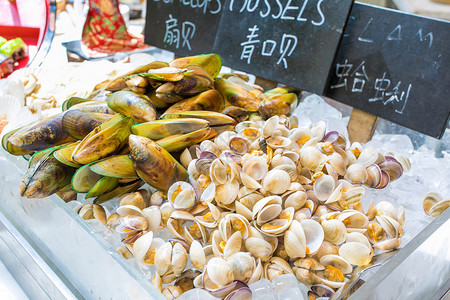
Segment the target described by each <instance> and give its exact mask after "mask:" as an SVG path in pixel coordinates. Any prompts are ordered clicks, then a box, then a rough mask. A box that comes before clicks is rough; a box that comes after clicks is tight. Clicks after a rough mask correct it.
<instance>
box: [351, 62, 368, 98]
mask: <svg viewBox="0 0 450 300" xmlns="http://www.w3.org/2000/svg"><path fill="white" fill-rule="evenodd" d="M364 63H365V61H363V62H362V63H361V64H360V65H359V66H358V67H357V68H356V69H355V71H353V73H352V77H354V79H353V86H352V92H353V93H362V91H363V90H364V85H366V80H367V81H368V80H369V77H368V76H367V73H366V66H365V65H364Z"/></svg>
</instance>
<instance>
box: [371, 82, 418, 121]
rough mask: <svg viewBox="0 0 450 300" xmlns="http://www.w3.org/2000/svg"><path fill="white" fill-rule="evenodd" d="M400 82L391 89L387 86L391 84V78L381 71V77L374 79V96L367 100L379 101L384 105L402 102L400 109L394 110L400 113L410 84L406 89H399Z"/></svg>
mask: <svg viewBox="0 0 450 300" xmlns="http://www.w3.org/2000/svg"><path fill="white" fill-rule="evenodd" d="M401 84H402V82H401V81H399V82H398V83H397V84H396V85H395V86H394V87H393V88H392V89H391V90H389V87H390V86H391V80H390V79H387V78H386V73H383V76H381V78H377V79H376V80H375V87H374V89H375V96H374V97H373V98H370V99H369V102H376V101H381V102H382V103H383V104H384V105H387V104H389V103H392V104H396V103H403V105H402V108H401V109H396V110H395V112H396V113H399V114H402V113H403V110H404V109H405V106H406V103H407V102H408V97H409V92H410V91H411V87H412V85H411V84H409V85H408V88H407V90H406V91H401V90H400V85H401Z"/></svg>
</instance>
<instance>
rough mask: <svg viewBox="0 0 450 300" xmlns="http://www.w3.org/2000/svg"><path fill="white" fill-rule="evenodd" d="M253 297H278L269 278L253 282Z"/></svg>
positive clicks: (256, 299) (269, 299) (257, 299)
mask: <svg viewBox="0 0 450 300" xmlns="http://www.w3.org/2000/svg"><path fill="white" fill-rule="evenodd" d="M249 287H250V289H251V290H252V299H254V300H275V299H277V297H276V294H275V291H274V290H273V288H272V283H271V282H270V281H269V280H267V279H261V280H259V281H257V282H255V283H253V284H251V285H250V286H249Z"/></svg>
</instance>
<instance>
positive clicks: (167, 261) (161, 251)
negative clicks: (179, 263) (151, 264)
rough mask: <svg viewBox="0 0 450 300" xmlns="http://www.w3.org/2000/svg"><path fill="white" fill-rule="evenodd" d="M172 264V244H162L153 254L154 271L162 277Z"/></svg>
mask: <svg viewBox="0 0 450 300" xmlns="http://www.w3.org/2000/svg"><path fill="white" fill-rule="evenodd" d="M171 264H172V244H171V243H170V242H166V243H164V245H162V246H161V247H159V248H158V250H157V251H156V253H155V266H156V271H157V272H158V274H159V275H160V276H163V275H164V274H165V273H166V272H167V271H168V270H169V267H170V266H171Z"/></svg>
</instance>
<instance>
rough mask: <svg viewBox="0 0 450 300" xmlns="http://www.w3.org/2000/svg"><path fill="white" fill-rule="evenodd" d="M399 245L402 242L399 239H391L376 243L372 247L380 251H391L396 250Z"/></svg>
mask: <svg viewBox="0 0 450 300" xmlns="http://www.w3.org/2000/svg"><path fill="white" fill-rule="evenodd" d="M401 244H402V240H401V239H400V238H392V239H387V240H384V241H381V242H378V243H376V244H374V245H373V247H374V248H376V249H380V250H392V249H397V248H398V247H400V245H401Z"/></svg>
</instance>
